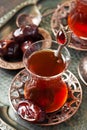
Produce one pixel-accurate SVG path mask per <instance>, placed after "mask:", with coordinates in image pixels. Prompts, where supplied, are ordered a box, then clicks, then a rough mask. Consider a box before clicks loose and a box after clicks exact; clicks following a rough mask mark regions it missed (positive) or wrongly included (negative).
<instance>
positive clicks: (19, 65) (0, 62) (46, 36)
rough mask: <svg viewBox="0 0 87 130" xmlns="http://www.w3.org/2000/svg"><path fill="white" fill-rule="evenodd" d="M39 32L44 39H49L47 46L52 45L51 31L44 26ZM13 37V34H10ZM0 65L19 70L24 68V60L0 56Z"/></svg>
mask: <svg viewBox="0 0 87 130" xmlns="http://www.w3.org/2000/svg"><path fill="white" fill-rule="evenodd" d="M39 33H40V34H41V35H42V36H43V38H44V40H45V39H49V45H48V44H47V45H45V46H50V45H51V36H50V34H49V32H48V31H47V30H45V29H43V28H39ZM9 37H11V35H9ZM0 67H1V68H4V69H9V70H17V69H22V68H24V65H23V62H22V61H12V62H9V61H6V60H4V59H3V58H1V57H0Z"/></svg>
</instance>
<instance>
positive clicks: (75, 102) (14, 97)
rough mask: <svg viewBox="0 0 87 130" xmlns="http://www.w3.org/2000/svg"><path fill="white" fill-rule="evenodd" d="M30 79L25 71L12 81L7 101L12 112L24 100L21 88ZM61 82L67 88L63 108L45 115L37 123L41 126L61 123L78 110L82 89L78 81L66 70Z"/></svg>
mask: <svg viewBox="0 0 87 130" xmlns="http://www.w3.org/2000/svg"><path fill="white" fill-rule="evenodd" d="M29 79H30V75H29V73H28V72H27V70H25V69H24V70H22V71H20V72H19V73H18V74H17V75H16V76H15V77H14V79H13V81H12V83H11V87H10V90H9V99H10V103H11V106H12V108H13V110H14V111H15V112H16V113H17V111H16V110H17V104H18V103H19V102H20V101H22V100H24V91H23V87H24V84H25V83H26V81H28V80H29ZM63 80H64V81H65V82H66V83H67V86H68V90H69V92H68V94H69V95H68V99H67V101H66V103H65V104H64V106H63V107H62V108H61V109H60V110H58V111H56V112H53V113H49V114H46V119H45V121H43V122H41V123H38V125H42V126H50V125H55V124H59V123H62V122H64V121H66V120H67V119H69V118H70V117H72V116H73V115H74V114H75V113H76V112H77V110H78V108H79V106H80V104H81V102H82V88H81V86H80V83H79V81H78V79H77V78H76V77H75V76H74V75H73V74H72V73H71V72H70V71H69V70H67V71H66V72H65V73H64V74H63Z"/></svg>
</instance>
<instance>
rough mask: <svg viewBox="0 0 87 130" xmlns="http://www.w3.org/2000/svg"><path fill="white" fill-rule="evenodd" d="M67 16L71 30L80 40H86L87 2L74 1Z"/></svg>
mask: <svg viewBox="0 0 87 130" xmlns="http://www.w3.org/2000/svg"><path fill="white" fill-rule="evenodd" d="M74 3H75V4H74V6H71V11H70V13H69V16H68V24H69V27H70V28H71V30H72V31H73V32H74V33H75V34H76V35H77V36H78V37H80V38H82V39H87V0H76V1H75V2H74Z"/></svg>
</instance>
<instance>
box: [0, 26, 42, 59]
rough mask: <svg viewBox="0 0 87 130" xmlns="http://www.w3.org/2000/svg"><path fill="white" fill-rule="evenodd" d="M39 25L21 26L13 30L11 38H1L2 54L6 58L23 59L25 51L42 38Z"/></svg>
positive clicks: (0, 50)
mask: <svg viewBox="0 0 87 130" xmlns="http://www.w3.org/2000/svg"><path fill="white" fill-rule="evenodd" d="M42 39H43V36H42V35H41V34H39V30H38V26H36V25H34V24H30V25H27V26H21V27H20V28H18V29H16V30H15V31H14V32H12V36H11V38H10V39H5V40H0V56H1V57H2V58H4V59H5V60H8V61H10V60H15V59H22V57H23V53H24V52H25V51H26V49H27V48H28V47H29V46H30V45H31V44H32V43H33V42H36V41H39V40H42Z"/></svg>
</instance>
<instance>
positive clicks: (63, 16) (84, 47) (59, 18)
mask: <svg viewBox="0 0 87 130" xmlns="http://www.w3.org/2000/svg"><path fill="white" fill-rule="evenodd" d="M75 2H76V0H70V1H66V2H64V3H62V4H60V5H59V4H58V5H57V8H56V9H55V11H54V13H53V16H52V18H51V28H52V31H53V33H54V35H56V30H58V29H59V24H60V23H61V24H62V25H63V26H64V27H65V28H67V27H68V23H67V18H68V14H69V12H70V9H71V6H74V3H75ZM68 46H69V47H70V48H73V49H76V50H81V51H87V40H83V39H80V38H77V36H76V35H75V34H74V33H73V32H72V35H71V42H70V44H69V45H68Z"/></svg>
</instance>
